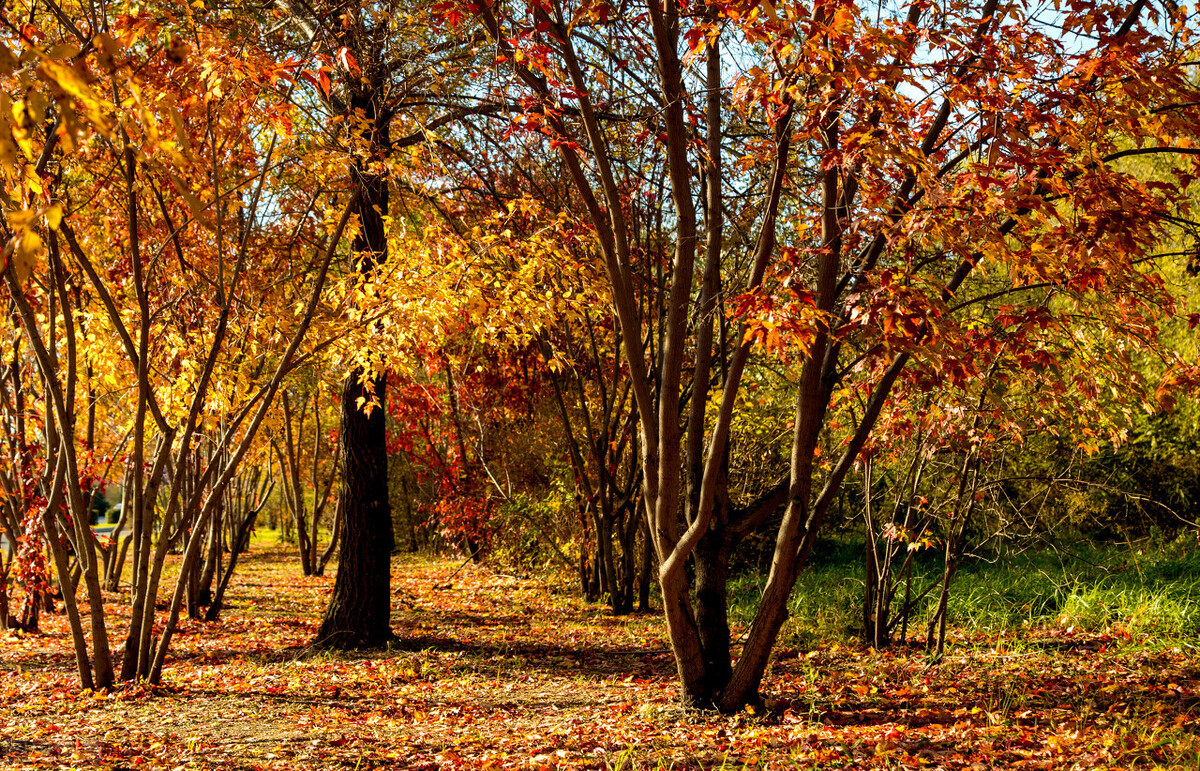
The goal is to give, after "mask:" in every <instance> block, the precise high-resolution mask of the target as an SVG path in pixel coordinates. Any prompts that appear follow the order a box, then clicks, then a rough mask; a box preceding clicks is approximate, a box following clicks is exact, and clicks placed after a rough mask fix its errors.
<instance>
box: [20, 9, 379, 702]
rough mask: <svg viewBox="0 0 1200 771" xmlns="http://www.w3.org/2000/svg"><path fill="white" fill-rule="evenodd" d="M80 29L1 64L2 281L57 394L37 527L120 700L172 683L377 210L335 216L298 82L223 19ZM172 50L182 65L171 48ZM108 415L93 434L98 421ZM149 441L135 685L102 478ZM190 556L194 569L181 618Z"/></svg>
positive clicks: (63, 31) (48, 38)
mask: <svg viewBox="0 0 1200 771" xmlns="http://www.w3.org/2000/svg"><path fill="white" fill-rule="evenodd" d="M77 10H79V14H78V16H77V17H76V18H78V19H79V24H80V25H83V26H84V28H86V29H87V30H88V31H87V32H84V31H82V30H81V28H80V27H79V26H77V25H76V24H75V23H73V22H71V21H70V18H71V17H70V16H67V15H62V14H56V13H52V12H51V11H50V10H47V9H41V10H39V11H38V12H37V13H32V15H30V16H29V17H28V18H27V19H23V20H22V21H21V24H22V25H24V26H20V25H14V24H11V19H10V18H9V17H5V18H6V21H9V22H10V25H9V26H10V28H12V29H20V30H21V39H20V43H19V44H20V50H19V51H18V52H17V53H15V54H14V53H12V52H10V51H9V50H8V49H7V48H5V49H3V51H0V54H2V55H0V75H2V76H3V85H4V92H5V95H4V98H5V99H7V100H9V101H8V104H9V105H10V106H15V107H16V112H12V111H11V110H10V113H11V114H12V115H14V116H15V117H14V118H13V119H12V120H10V121H8V122H7V123H6V124H5V128H4V131H3V132H0V154H3V155H4V156H5V157H6V158H9V159H11V160H12V161H13V162H12V163H11V164H6V165H5V168H4V173H5V181H6V185H7V189H8V190H9V191H10V194H9V196H8V197H7V198H6V199H5V202H4V213H5V225H4V232H3V236H4V239H5V243H6V245H7V247H6V254H5V260H4V264H3V266H2V271H3V282H4V289H5V293H6V296H7V299H8V300H9V301H10V302H11V304H12V306H11V307H13V308H14V309H15V316H16V317H17V318H18V319H19V321H20V325H21V330H22V334H23V337H24V341H25V345H26V346H27V350H28V351H29V354H30V357H31V358H32V360H33V362H34V363H35V365H36V369H37V372H38V374H39V376H40V379H41V382H42V386H43V398H44V404H45V427H44V429H43V437H44V441H43V443H42V447H41V452H42V453H43V454H44V455H43V461H42V462H43V463H44V464H45V465H44V467H45V468H46V469H48V470H50V471H49V473H48V474H46V475H44V476H43V478H42V480H41V488H40V491H39V492H40V499H39V500H38V506H37V507H36V510H37V512H38V514H39V515H40V526H41V531H42V533H43V534H44V537H45V540H46V543H48V545H49V547H50V552H51V554H52V557H53V562H54V568H55V573H56V575H57V581H58V585H59V587H60V589H61V591H62V596H63V604H64V607H65V610H66V612H67V616H68V620H69V623H70V628H71V633H72V639H73V641H74V645H75V654H76V662H77V665H78V669H79V677H80V682H81V684H82V685H83V686H84V687H97V688H100V687H107V686H109V685H111V684H112V683H113V681H114V679H115V678H118V677H119V678H120V679H124V680H132V679H136V678H146V679H149V680H150V681H152V682H157V681H158V680H159V678H160V677H161V674H162V667H163V663H164V660H165V657H166V655H167V651H168V649H169V644H170V640H171V637H172V635H173V633H174V630H175V624H176V622H177V620H178V616H179V612H180V609H181V605H182V603H183V599H184V596H185V594H186V592H187V588H188V586H189V584H190V581H191V579H192V576H193V575H194V571H196V570H197V569H198V567H199V559H198V558H199V556H200V554H201V551H202V547H203V544H204V541H205V539H206V537H207V534H208V532H209V529H210V528H209V525H210V523H211V522H212V521H213V519H214V517H215V515H216V511H217V509H218V508H219V507H220V506H221V505H222V501H223V500H224V499H225V497H226V493H227V492H228V490H229V486H230V484H231V482H232V481H233V480H234V479H235V477H236V476H237V475H238V471H239V468H240V464H241V462H242V460H243V459H244V458H245V457H246V455H247V453H248V452H249V451H250V449H251V448H252V447H253V446H254V443H255V439H256V435H257V431H258V428H259V427H260V426H261V425H262V423H263V421H264V420H265V418H266V416H267V414H268V413H269V411H270V409H271V405H272V402H273V398H274V396H275V394H276V393H277V392H278V390H279V388H280V386H281V383H282V381H283V378H284V377H285V376H286V375H287V374H288V373H289V372H290V371H291V369H292V368H293V367H294V366H296V364H297V362H298V361H299V360H301V359H303V358H304V357H305V356H307V355H310V353H311V351H310V350H308V349H307V348H305V337H306V334H307V332H308V330H309V328H310V327H311V326H313V322H314V318H316V317H317V315H318V314H317V309H318V307H319V306H320V304H321V298H322V295H323V291H324V289H325V286H326V280H327V278H328V277H329V275H330V271H329V267H330V263H331V262H332V260H333V258H334V255H335V254H336V253H337V247H338V244H339V242H340V240H341V236H342V233H343V232H344V231H345V230H346V229H347V227H348V226H349V224H350V220H351V215H352V213H353V212H354V211H355V205H356V201H357V195H356V194H353V193H352V194H350V195H349V196H345V198H347V199H348V201H347V202H346V203H345V204H344V205H343V206H342V207H340V209H338V208H333V207H327V206H326V205H325V203H326V202H325V201H323V200H321V190H322V188H323V187H324V186H325V185H327V184H331V185H334V186H340V180H339V179H337V178H336V177H334V178H322V177H321V176H319V175H309V174H308V171H307V168H306V161H310V160H312V161H316V160H319V159H316V158H313V157H312V156H309V155H308V154H306V153H305V152H303V151H302V148H301V146H300V145H299V144H298V143H294V141H293V140H294V134H293V133H292V131H291V128H292V125H293V123H292V121H293V117H294V111H293V106H292V105H291V104H289V102H288V101H287V99H286V95H287V90H288V85H287V84H288V82H289V73H290V70H291V69H292V65H290V64H286V63H285V64H280V63H278V62H275V61H273V60H271V59H270V58H269V57H266V56H265V55H264V53H263V51H262V50H261V49H260V48H257V47H255V46H253V45H245V46H243V43H244V42H245V41H243V40H239V39H238V38H237V36H236V35H233V34H231V33H232V32H233V30H231V29H230V28H229V27H228V26H227V25H226V24H225V22H223V21H222V19H221V17H220V15H219V14H209V13H208V12H203V13H202V12H199V11H193V10H191V9H189V10H188V11H187V13H184V14H182V15H179V16H176V15H174V12H162V13H160V14H159V15H150V14H147V15H139V16H115V17H113V18H108V17H106V16H103V15H102V11H101V10H100V9H97V8H94V7H90V6H89V7H87V8H84V9H77ZM104 30H108V31H104ZM93 33H94V34H93ZM160 33H161V34H164V35H166V36H167V39H169V40H171V41H172V44H171V45H170V46H169V47H163V46H159V45H157V44H156V43H154V40H156V39H157V38H156V36H157V35H159V34H160ZM185 36H186V41H185V39H184V37H185ZM105 95H111V101H110V99H109V98H108V97H107V96H105ZM6 114H9V113H6ZM280 157H287V160H286V161H284V162H280V161H279V158H280ZM314 168H315V169H317V170H321V171H323V170H324V169H325V167H324V166H323V165H322V164H320V163H317V164H316V165H315V166H314ZM334 169H335V172H336V167H334ZM268 188H269V189H270V190H271V195H270V199H271V204H270V206H267V205H265V199H266V197H267V196H266V195H265V194H264V190H266V189H268ZM343 189H344V188H343ZM313 190H316V191H317V193H316V195H313V194H312V192H311V191H313ZM314 210H315V211H316V212H318V214H317V216H311V214H312V212H313V211H314ZM301 239H305V240H307V241H308V242H309V243H311V244H312V248H311V249H308V248H306V247H305V245H304V244H303V243H302V241H301ZM305 252H307V253H308V254H305ZM341 331H344V330H338V329H334V328H329V329H327V332H328V333H329V335H330V336H333V337H336V336H337V335H338V334H339V333H340V332H341ZM318 347H319V343H318ZM129 384H134V385H133V386H132V387H131V386H130V385H129ZM98 412H99V413H101V415H100V417H99V418H96V419H95V420H92V419H89V422H88V423H87V427H86V432H81V431H80V426H79V424H78V422H77V421H76V415H77V414H87V415H89V416H96V415H97V413H98ZM93 432H95V433H97V434H99V433H104V434H106V436H104V437H103V438H97V437H96V436H94V435H93ZM122 437H124V438H122ZM126 441H128V445H127V448H126V449H125V450H124V451H126V452H127V453H128V473H127V475H126V477H125V480H126V482H127V485H126V487H127V505H126V506H125V507H124V508H125V511H124V512H123V515H124V516H129V517H130V523H131V529H132V532H133V538H132V549H133V571H132V574H133V586H132V597H133V603H132V608H131V617H132V620H131V623H130V626H129V628H128V630H127V634H126V635H125V644H124V648H123V650H122V652H121V662H120V668H119V670H118V669H117V668H116V667H115V666H114V661H113V657H112V655H111V651H110V638H109V626H108V624H109V621H110V619H109V618H108V617H107V615H106V612H105V608H104V602H103V595H102V591H101V577H100V567H101V566H100V559H99V557H100V553H101V551H102V550H103V546H102V545H101V544H98V543H97V541H96V538H95V536H94V534H93V533H92V531H91V529H90V527H89V520H90V511H91V500H90V499H91V496H92V495H93V493H94V489H93V482H94V481H95V470H94V469H93V468H92V466H91V457H90V456H91V452H92V449H93V448H94V447H96V446H101V445H102V446H104V447H106V448H110V451H111V452H113V454H114V455H115V454H117V453H118V452H121V451H122V450H121V448H122V447H123V446H125V443H126ZM201 445H204V447H203V448H202V449H201ZM193 471H195V472H197V473H196V474H193V473H192V472H193ZM160 498H161V501H162V503H163V506H162V508H161V510H159V509H158V508H157V507H156V502H157V501H159V500H160ZM156 531H157V532H156ZM172 547H181V548H182V549H183V558H182V564H181V567H180V572H179V575H178V578H177V579H176V581H175V584H174V588H173V591H172V595H171V598H170V601H169V603H168V608H167V614H166V617H165V619H163V618H160V617H159V614H158V612H157V605H158V597H159V585H160V582H161V581H162V579H163V565H164V562H165V559H166V555H167V553H168V551H170V550H171V548H172ZM72 559H73V560H74V561H75V567H74V568H72V565H71V561H72ZM73 575H78V576H79V577H80V579H81V586H82V587H83V589H84V593H85V597H86V601H87V609H88V610H87V621H88V622H89V625H90V630H89V631H90V633H85V632H84V628H83V624H84V618H83V615H82V614H81V613H80V610H79V607H78V605H77V601H76V596H75V595H76V586H75V582H74V580H73ZM156 633H157V640H156V639H155V635H156ZM89 643H90V646H91V651H90V652H89V650H88V645H89Z"/></svg>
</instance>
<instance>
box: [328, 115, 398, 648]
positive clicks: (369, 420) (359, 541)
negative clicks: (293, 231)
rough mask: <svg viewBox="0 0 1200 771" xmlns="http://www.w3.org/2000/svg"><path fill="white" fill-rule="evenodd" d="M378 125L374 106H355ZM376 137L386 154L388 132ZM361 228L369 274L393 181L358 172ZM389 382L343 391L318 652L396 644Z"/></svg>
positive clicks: (355, 376)
mask: <svg viewBox="0 0 1200 771" xmlns="http://www.w3.org/2000/svg"><path fill="white" fill-rule="evenodd" d="M354 107H355V108H356V109H357V110H361V111H363V112H364V113H365V114H366V116H367V117H368V118H369V119H371V122H372V123H374V118H375V114H374V110H373V107H372V105H370V104H369V103H366V104H356V105H354ZM378 134H382V135H383V136H376V137H375V139H376V142H377V144H378V145H379V146H386V144H387V137H386V130H385V129H382V128H381V129H380V130H379V131H378ZM359 172H360V174H361V175H362V176H361V177H360V179H361V185H362V188H361V196H362V197H361V199H360V205H359V209H358V211H359V217H360V220H361V223H362V227H361V230H360V231H359V234H358V235H357V236H356V237H355V239H354V243H353V245H352V248H353V250H354V252H355V256H356V258H357V259H359V260H360V261H361V269H362V270H363V271H364V272H369V271H371V270H373V269H374V268H375V267H376V266H377V265H379V264H381V263H383V262H384V261H385V260H386V259H387V235H386V232H385V230H384V222H383V218H384V217H386V216H387V214H388V181H387V178H386V177H382V176H376V175H369V174H366V173H365V170H364V169H362V168H361V167H360V169H359ZM386 385H387V375H386V374H385V373H383V372H382V371H380V372H377V373H366V372H364V371H363V370H362V369H356V370H355V371H354V372H353V373H351V375H350V377H349V378H348V379H347V380H346V384H345V386H344V387H343V389H342V429H341V432H340V434H339V437H340V462H341V471H342V474H341V478H342V484H341V490H340V491H339V493H338V504H337V506H338V509H337V510H338V513H339V515H340V516H339V518H340V520H341V521H340V523H339V535H340V543H341V546H340V549H341V551H340V557H339V560H338V571H337V578H336V580H335V581H334V586H333V596H332V597H331V598H330V601H329V607H328V608H326V609H325V618H324V620H323V621H322V622H321V628H320V630H319V631H318V632H317V639H316V644H317V645H321V646H325V647H331V648H342V649H345V648H362V647H373V646H376V645H380V644H382V643H385V642H387V641H388V640H390V639H391V638H392V630H391V597H392V592H391V579H392V573H391V559H392V547H393V534H392V510H391V506H390V504H389V503H388V473H387V436H386V432H385V428H384V405H385V404H386V403H387V400H386V398H385V393H384V391H385V388H386Z"/></svg>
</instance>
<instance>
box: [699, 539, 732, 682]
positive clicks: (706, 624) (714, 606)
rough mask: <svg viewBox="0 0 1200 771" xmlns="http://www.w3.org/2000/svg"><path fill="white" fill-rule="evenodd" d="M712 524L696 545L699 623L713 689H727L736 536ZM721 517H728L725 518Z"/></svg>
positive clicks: (705, 659) (705, 664) (730, 668)
mask: <svg viewBox="0 0 1200 771" xmlns="http://www.w3.org/2000/svg"><path fill="white" fill-rule="evenodd" d="M713 519H714V522H713V525H714V526H713V527H710V528H709V530H708V532H707V533H705V534H704V537H703V538H701V539H700V543H698V544H697V545H696V554H695V556H696V560H695V565H696V626H697V628H698V629H699V632H700V646H701V649H702V651H703V655H704V666H705V669H706V671H707V674H708V682H709V687H710V692H711V693H712V694H713V695H714V696H715V695H716V694H719V693H720V692H721V691H722V690H724V688H725V686H726V685H727V684H728V683H729V678H730V677H731V676H732V675H733V668H732V665H731V663H730V655H729V616H728V611H727V608H728V603H727V599H728V591H727V585H728V581H729V558H730V556H731V555H732V553H733V539H732V538H731V537H730V532H729V529H728V528H727V527H720V526H717V524H718V520H717V517H715V516H714V518H713ZM721 519H724V518H723V517H722V518H721Z"/></svg>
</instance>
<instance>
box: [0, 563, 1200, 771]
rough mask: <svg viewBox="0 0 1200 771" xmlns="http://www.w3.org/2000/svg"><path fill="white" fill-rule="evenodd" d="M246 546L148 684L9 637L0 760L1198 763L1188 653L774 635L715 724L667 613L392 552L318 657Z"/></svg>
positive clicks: (182, 764)
mask: <svg viewBox="0 0 1200 771" xmlns="http://www.w3.org/2000/svg"><path fill="white" fill-rule="evenodd" d="M255 549H256V553H254V554H252V555H250V557H251V558H250V559H247V560H246V561H245V563H244V565H243V566H242V567H241V568H240V569H239V572H238V575H236V576H235V578H234V582H233V584H232V586H231V590H230V597H229V603H228V606H227V608H226V610H225V612H224V614H223V617H222V619H221V620H220V621H218V622H214V623H204V622H200V621H185V622H183V624H182V626H181V628H180V631H179V634H178V635H177V638H176V639H177V643H176V644H175V647H174V649H173V655H172V656H171V658H170V659H169V660H168V666H167V668H166V672H165V675H164V679H163V684H162V686H160V687H154V688H148V687H144V686H141V685H137V686H126V687H123V688H120V689H117V690H115V691H113V692H111V693H104V692H101V693H91V692H86V691H84V692H81V691H80V690H79V688H78V686H77V683H76V681H75V675H74V663H73V660H72V658H71V647H70V638H69V635H68V633H67V629H66V623H65V619H63V617H62V616H61V615H59V614H55V615H49V616H45V617H44V618H43V624H42V626H43V630H44V631H43V633H42V634H39V635H29V634H25V635H22V634H14V633H7V634H4V635H2V636H0V653H2V655H0V710H2V712H0V715H2V717H0V769H4V770H5V771H7V770H8V769H104V770H106V771H108V770H112V771H116V770H117V769H130V770H131V769H171V770H172V771H179V770H182V769H247V770H249V769H310V768H311V769H356V770H361V771H365V770H366V769H384V768H405V769H409V768H411V769H456V768H463V769H475V768H479V769H487V768H495V769H527V768H547V769H549V768H587V769H612V770H614V771H615V770H616V769H640V768H648V769H656V768H663V769H667V768H679V769H685V768H712V769H722V768H723V769H732V768H748V769H784V768H786V769H797V768H798V769H835V768H847V769H851V768H862V769H972V770H975V769H992V768H1027V769H1093V768H1114V769H1116V768H1121V769H1124V768H1146V769H1153V768H1164V769H1166V768H1197V767H1200V740H1198V733H1200V694H1198V693H1197V684H1198V678H1197V675H1198V674H1200V667H1198V665H1197V656H1196V652H1195V648H1194V647H1193V646H1191V645H1189V643H1188V642H1186V641H1177V642H1176V643H1172V642H1170V641H1166V642H1163V641H1154V640H1145V639H1134V638H1133V637H1132V636H1130V635H1129V634H1128V633H1127V632H1124V631H1123V630H1122V629H1121V628H1120V627H1119V626H1117V627H1114V628H1113V629H1110V630H1108V631H1107V632H1105V633H1103V634H1095V633H1091V634H1082V633H1077V632H1075V631H1074V630H1070V631H1068V630H1067V629H1063V628H1048V629H1032V630H1023V631H1022V633H1021V634H1019V635H1017V634H1012V633H1003V634H997V635H993V636H985V635H979V634H973V635H971V636H967V635H963V634H958V635H952V637H951V643H952V644H951V645H950V648H949V651H948V653H947V655H946V656H945V657H944V659H943V660H942V661H941V662H940V663H938V664H936V665H934V664H931V663H930V661H929V659H928V658H927V657H926V656H925V655H924V652H923V651H922V650H920V649H919V648H916V647H905V646H896V647H894V648H892V649H890V650H884V651H875V650H872V649H870V648H866V647H862V646H854V645H844V644H843V645H838V644H830V645H829V646H827V647H823V648H821V649H817V650H800V649H796V648H794V647H789V645H788V641H787V640H784V644H783V645H782V646H781V647H780V649H779V650H778V651H777V655H776V657H775V661H774V663H773V665H772V668H771V670H770V671H769V673H768V677H767V680H766V683H765V687H764V694H763V695H764V703H763V704H762V705H761V706H759V707H757V708H747V709H746V710H745V711H743V712H741V713H739V714H736V715H717V714H710V713H703V712H694V711H686V710H683V709H681V708H680V707H679V706H678V691H677V688H676V682H675V677H674V674H675V668H674V662H673V659H672V657H671V654H670V651H669V648H668V647H667V643H666V638H665V635H664V634H663V631H662V622H661V619H660V618H659V616H657V615H649V616H646V615H643V616H638V615H633V616H626V617H614V616H612V615H610V614H608V613H606V612H605V610H604V609H603V608H602V607H600V606H596V605H589V604H587V603H584V602H582V601H580V600H578V599H576V598H574V597H573V596H572V594H571V592H570V590H569V589H565V588H555V587H548V586H546V585H545V584H544V583H542V582H540V581H538V580H533V579H523V578H514V577H511V576H507V575H504V574H502V573H499V572H495V571H493V570H489V569H488V568H487V567H484V566H478V565H474V564H470V565H466V566H463V565H462V564H461V563H455V562H450V561H445V560H435V559H415V558H405V559H403V560H401V561H400V562H399V563H398V564H397V565H396V566H395V567H394V570H393V587H394V602H395V604H394V610H393V629H394V631H395V632H396V635H397V640H396V642H395V644H394V645H393V646H392V647H391V648H389V649H387V650H377V651H369V652H364V653H331V652H327V651H313V650H311V649H309V648H308V647H307V644H308V643H309V642H310V641H311V640H312V638H313V636H314V635H315V632H316V629H317V625H318V622H319V619H320V614H321V612H322V610H323V608H324V605H325V602H326V599H327V597H328V593H329V591H330V589H331V587H332V578H331V577H329V576H327V577H312V578H304V577H301V576H299V575H298V573H299V570H298V567H297V566H296V564H295V561H294V560H292V559H290V557H289V555H288V554H287V553H286V552H285V551H283V550H281V549H280V548H278V547H265V546H263V545H257V546H256V547H255ZM105 599H106V602H108V603H110V604H111V605H113V606H114V609H115V610H118V611H119V610H120V605H121V603H122V602H123V599H122V597H121V596H119V595H112V596H109V597H106V598H105ZM126 610H127V609H126Z"/></svg>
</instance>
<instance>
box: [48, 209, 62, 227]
mask: <svg viewBox="0 0 1200 771" xmlns="http://www.w3.org/2000/svg"><path fill="white" fill-rule="evenodd" d="M62 218H63V210H62V204H58V203H56V204H53V205H51V206H50V207H49V208H48V209H46V224H47V225H49V226H50V229H51V230H58V226H59V225H60V224H62Z"/></svg>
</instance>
